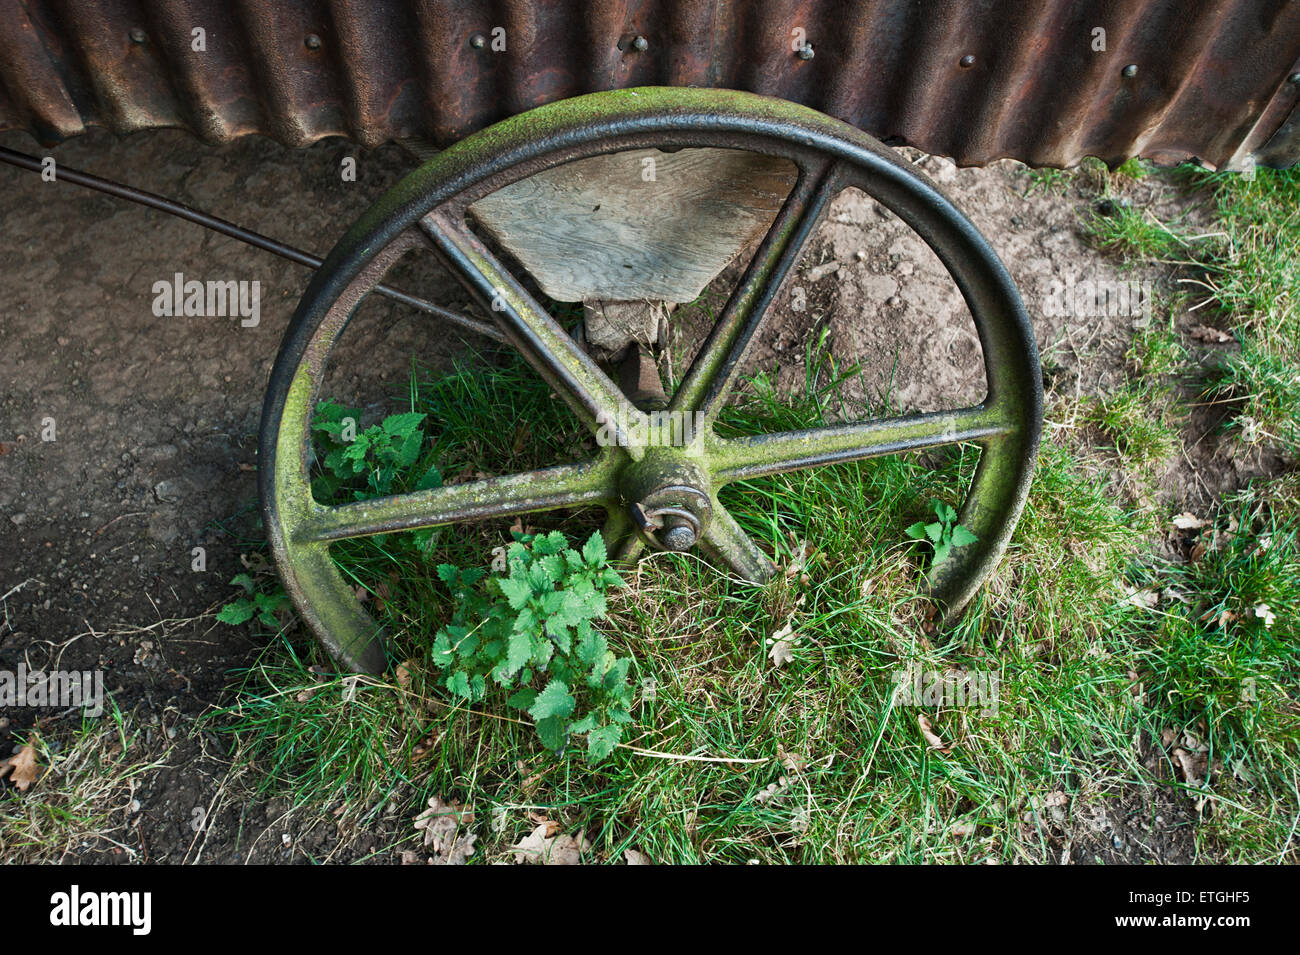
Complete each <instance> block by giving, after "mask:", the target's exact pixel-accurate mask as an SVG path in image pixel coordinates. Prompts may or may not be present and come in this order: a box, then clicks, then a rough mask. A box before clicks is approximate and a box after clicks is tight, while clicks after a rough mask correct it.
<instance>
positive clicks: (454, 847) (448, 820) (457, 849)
mask: <svg viewBox="0 0 1300 955" xmlns="http://www.w3.org/2000/svg"><path fill="white" fill-rule="evenodd" d="M473 821H474V813H473V812H472V811H470V810H468V809H465V808H463V807H462V806H461V805H460V803H458V802H455V801H454V800H453V801H451V802H443V801H442V800H441V799H439V798H438V797H437V796H432V797H430V799H429V808H428V809H426V810H424V812H422V813H420V814H419V815H418V816H416V817H415V828H416V829H423V830H424V846H425V848H426V849H431V850H433V858H432V859H431V860H430V862H431V864H433V865H464V864H465V861H466V860H467V859H468V858H469V857H470V856H472V855H473V854H474V842H475V840H477V839H478V836H477V835H475V834H474V833H472V832H466V831H462V830H466V829H468V827H469V825H470V823H472V822H473Z"/></svg>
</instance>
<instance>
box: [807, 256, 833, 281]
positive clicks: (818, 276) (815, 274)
mask: <svg viewBox="0 0 1300 955" xmlns="http://www.w3.org/2000/svg"><path fill="white" fill-rule="evenodd" d="M839 270H840V264H839V263H838V262H834V261H832V262H823V263H822V264H821V265H817V266H814V267H813V268H811V269H809V270H808V273H807V274H808V281H809V282H820V281H821V280H822V279H824V278H826V276H828V275H834V274H835V273H836V272H838V271H839Z"/></svg>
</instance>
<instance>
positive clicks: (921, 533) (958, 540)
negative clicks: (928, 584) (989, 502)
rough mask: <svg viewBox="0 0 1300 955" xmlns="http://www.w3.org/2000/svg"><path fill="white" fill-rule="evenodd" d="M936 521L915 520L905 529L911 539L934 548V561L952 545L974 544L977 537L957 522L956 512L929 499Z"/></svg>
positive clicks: (940, 560) (937, 561)
mask: <svg viewBox="0 0 1300 955" xmlns="http://www.w3.org/2000/svg"><path fill="white" fill-rule="evenodd" d="M930 508H931V510H933V511H934V516H935V517H937V518H938V520H937V521H932V522H930V523H928V524H927V523H926V522H925V521H917V522H916V523H915V524H913V525H912V526H911V527H909V528H908V529H907V532H906V533H907V536H908V537H910V538H912V540H918V541H925V542H926V543H928V544H929V545H930V546H931V547H932V548H934V563H936V564H938V563H940V562H942V561H943V559H944V558H946V557H947V556H948V554H949V552H950V551H951V550H952V549H953V548H954V547H965V546H966V545H967V544H974V543H975V542H976V541H977V540H979V538H978V537H976V536H975V535H974V534H972V533H971V531H970V529H969V528H967V527H965V526H963V525H961V524H958V523H957V512H956V511H955V510H954V509H953V508H952V507H951V506H950V505H948V504H945V503H944V502H943V501H936V500H931V501H930Z"/></svg>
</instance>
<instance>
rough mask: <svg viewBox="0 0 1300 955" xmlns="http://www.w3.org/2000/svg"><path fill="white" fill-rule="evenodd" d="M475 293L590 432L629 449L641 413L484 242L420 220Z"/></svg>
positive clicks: (434, 215)
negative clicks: (627, 434) (628, 434)
mask: <svg viewBox="0 0 1300 955" xmlns="http://www.w3.org/2000/svg"><path fill="white" fill-rule="evenodd" d="M420 226H421V228H422V229H424V231H425V233H426V234H428V236H429V238H430V239H432V240H433V243H434V245H435V246H436V247H437V249H438V251H439V252H440V253H441V254H442V255H443V256H444V257H445V258H446V259H447V261H448V263H449V264H450V265H451V267H452V271H453V272H454V273H455V274H456V276H457V278H459V279H460V280H461V281H462V282H463V283H464V284H465V285H466V287H467V288H468V289H469V290H470V292H471V293H473V294H474V295H476V296H477V297H478V298H479V299H480V301H482V302H483V304H484V306H485V307H486V308H488V309H489V311H490V313H491V315H492V316H493V317H494V318H495V319H496V320H497V323H498V324H499V325H500V326H501V328H502V331H504V332H505V334H506V337H507V338H508V339H509V340H510V343H511V344H512V345H514V346H515V348H517V349H518V350H519V352H520V354H522V355H523V356H524V359H525V360H526V361H527V362H528V363H529V364H530V365H532V366H533V368H535V369H536V370H537V372H538V374H540V375H541V376H542V377H543V378H544V379H545V380H546V382H547V383H548V384H549V385H550V386H551V387H552V388H554V389H555V390H556V392H557V393H558V394H559V395H560V397H561V398H563V399H564V400H565V401H566V402H567V403H568V404H569V406H570V407H571V408H573V410H574V411H575V412H576V413H577V414H578V415H579V417H581V418H582V419H583V421H584V422H585V423H586V425H587V426H588V427H589V428H591V429H592V431H599V430H601V429H602V428H605V429H608V430H609V433H610V434H611V436H612V437H611V439H610V443H618V444H619V445H620V446H623V447H628V448H629V450H631V451H633V453H634V456H635V449H633V448H631V442H628V441H625V440H619V438H620V437H621V436H622V430H623V425H624V424H625V423H629V422H630V423H632V424H635V423H636V421H637V420H638V419H639V417H641V416H642V413H641V412H640V411H638V410H637V409H636V408H635V407H632V406H631V404H630V403H629V402H628V401H627V399H626V398H625V397H624V395H623V392H622V391H620V390H619V388H618V386H617V385H616V384H614V382H613V381H611V380H610V378H609V376H608V375H606V374H605V373H604V372H603V371H601V370H600V368H599V367H598V366H597V365H596V363H595V362H594V361H592V360H591V359H590V358H589V357H588V356H587V355H585V354H584V353H583V352H582V350H581V349H580V348H578V345H577V343H576V342H574V340H573V339H572V338H571V337H570V336H569V334H568V333H567V332H566V331H565V330H564V329H563V327H561V326H560V324H559V322H557V321H556V320H555V319H554V318H552V317H551V316H550V315H549V314H548V313H547V312H546V310H545V309H544V308H542V307H541V305H539V304H538V303H537V301H536V299H534V298H533V297H532V296H531V295H529V294H528V292H527V291H526V290H525V289H524V288H523V286H521V285H520V284H519V283H518V282H517V281H516V280H515V277H514V276H513V275H511V274H510V270H509V269H507V268H506V267H505V266H504V265H503V264H502V263H501V262H500V261H499V260H498V259H497V257H496V256H495V255H493V254H492V252H491V251H489V250H488V248H487V246H485V245H484V244H483V243H482V241H480V239H479V238H478V237H477V236H476V235H474V234H473V233H472V232H470V231H469V229H468V228H467V227H466V226H465V224H464V222H463V220H461V221H453V220H452V219H451V218H449V217H448V216H446V215H442V214H440V213H438V212H437V211H435V212H431V213H429V214H428V215H426V216H425V217H424V218H423V219H421V220H420Z"/></svg>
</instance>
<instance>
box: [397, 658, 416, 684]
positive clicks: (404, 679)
mask: <svg viewBox="0 0 1300 955" xmlns="http://www.w3.org/2000/svg"><path fill="white" fill-rule="evenodd" d="M414 667H415V661H414V660H407V661H406V662H405V663H399V664H398V665H397V672H396V673H395V676H396V677H397V685H398V686H400V687H401V688H402V689H403V690H409V689H410V688H411V670H412V669H413V668H414Z"/></svg>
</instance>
